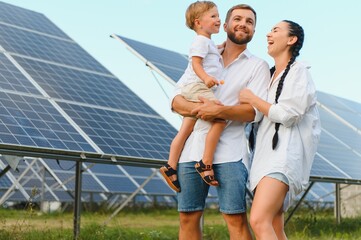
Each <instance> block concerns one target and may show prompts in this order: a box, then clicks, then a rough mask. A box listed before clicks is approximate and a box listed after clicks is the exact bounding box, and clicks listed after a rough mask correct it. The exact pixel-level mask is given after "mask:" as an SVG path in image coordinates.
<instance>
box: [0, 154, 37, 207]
mask: <svg viewBox="0 0 361 240" xmlns="http://www.w3.org/2000/svg"><path fill="white" fill-rule="evenodd" d="M35 161H36V159H34V160H33V161H32V162H31V163H30V164H29V165H28V167H27V168H26V169H25V170H24V172H23V173H22V174H21V175H20V176H19V177H18V179H15V177H14V178H13V179H12V181H13V185H12V186H11V187H10V188H9V189H8V190H7V191H6V192H5V193H4V194H3V195H2V197H1V199H0V205H2V204H3V203H4V202H5V201H6V199H8V197H9V196H10V194H11V192H12V191H13V190H14V189H15V187H17V188H19V190H20V191H21V193H22V194H23V196H24V197H25V199H30V196H29V194H27V192H26V191H25V190H24V188H23V187H22V186H21V184H20V180H21V179H22V178H23V177H24V176H25V175H26V174H27V173H28V171H30V169H31V168H32V166H33V165H34V164H35Z"/></svg>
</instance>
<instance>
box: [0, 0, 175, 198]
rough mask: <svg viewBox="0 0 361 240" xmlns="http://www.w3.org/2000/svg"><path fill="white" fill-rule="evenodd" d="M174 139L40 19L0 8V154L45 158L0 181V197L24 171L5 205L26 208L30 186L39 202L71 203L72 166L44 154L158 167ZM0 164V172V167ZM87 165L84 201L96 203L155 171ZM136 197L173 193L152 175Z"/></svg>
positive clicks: (168, 127)
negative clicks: (146, 162)
mask: <svg viewBox="0 0 361 240" xmlns="http://www.w3.org/2000/svg"><path fill="white" fill-rule="evenodd" d="M175 134H176V130H175V129H174V128H173V127H172V126H171V125H170V124H169V123H168V122H166V121H165V120H164V119H163V118H162V117H160V116H159V115H158V114H157V113H156V112H155V111H154V110H153V109H152V108H151V107H149V106H148V105H147V104H146V103H145V102H144V101H143V100H142V99H140V98H139V97H138V96H137V95H136V94H134V93H133V92H132V91H131V90H130V89H129V88H128V87H127V86H126V85H124V84H123V83H122V82H121V81H120V80H119V79H118V78H116V77H115V76H114V75H113V74H111V73H110V72H109V71H108V70H107V69H106V68H105V67H103V66H102V65H101V64H100V63H99V62H98V61H97V60H95V59H94V58H93V57H92V56H90V55H89V54H88V53H87V52H86V51H85V50H84V49H83V48H81V47H80V46H79V45H78V44H77V43H76V42H75V41H74V40H72V39H71V38H69V37H68V36H67V35H66V34H65V33H64V32H63V31H62V30H61V29H59V28H58V27H57V26H56V25H54V24H53V23H52V22H51V21H50V20H49V19H48V18H47V17H45V16H44V15H43V14H41V13H37V12H34V11H30V10H27V9H23V8H20V7H16V6H13V5H10V4H6V3H2V2H0V151H1V153H3V154H4V152H5V153H7V152H6V150H7V149H10V150H12V151H14V149H15V152H16V150H18V151H20V150H22V149H24V148H26V150H27V151H28V152H34V153H38V152H40V153H43V154H44V157H43V158H40V159H38V160H37V161H36V163H33V165H30V163H31V162H32V160H31V159H25V160H24V161H21V162H20V164H19V166H18V168H19V170H20V171H19V172H14V171H10V172H8V173H7V174H6V175H4V176H3V177H1V178H0V190H1V191H2V192H6V191H7V189H9V188H10V187H11V186H10V185H9V184H10V183H11V184H14V183H15V182H16V179H18V178H19V177H20V176H21V175H22V173H23V172H24V171H25V170H26V169H28V170H27V172H26V174H25V175H24V176H23V177H22V178H21V179H20V180H19V181H20V185H17V186H16V188H15V189H17V190H16V191H15V192H13V193H11V194H10V195H11V196H10V198H9V199H10V200H20V199H22V200H27V199H28V198H29V196H30V195H31V192H32V189H33V188H34V186H36V188H37V189H41V188H43V189H45V194H44V195H43V196H42V198H43V199H46V200H61V201H73V196H72V194H73V192H74V162H67V161H61V162H60V165H59V164H57V162H56V161H54V160H49V159H47V154H46V153H47V152H48V151H50V150H51V151H54V152H60V153H63V154H64V157H65V155H67V154H68V153H69V154H71V156H74V154H75V155H76V154H78V155H79V156H85V158H86V157H87V155H88V156H89V154H98V155H97V156H103V155H109V156H115V157H116V158H115V159H117V157H125V158H128V157H129V158H131V159H148V160H154V161H155V162H156V161H158V162H159V161H160V160H165V159H167V158H168V151H169V144H170V142H171V140H172V139H173V137H174V135H175ZM58 157H59V156H58ZM60 160H61V154H60ZM101 160H102V159H100V160H99V161H101ZM0 162H1V165H2V168H3V169H4V167H5V166H6V161H4V160H0ZM104 162H105V161H104ZM89 165H91V164H90V163H89V164H88V163H83V168H84V169H86V171H85V172H84V174H83V189H82V190H83V199H84V200H85V201H86V200H87V199H89V196H90V195H89V194H87V193H92V194H93V196H92V197H93V198H94V199H95V200H96V199H98V200H106V199H108V200H109V199H111V198H112V197H113V196H114V195H117V194H129V193H132V192H134V191H135V190H136V189H137V188H138V187H139V185H140V184H141V183H142V181H143V180H144V179H146V178H147V177H148V176H149V175H151V174H152V171H154V169H148V168H147V169H143V168H138V169H137V170H135V169H134V168H131V167H128V166H125V167H123V166H115V165H111V166H108V165H105V164H104V165H103V164H101V165H95V166H94V165H93V164H92V165H91V168H89V169H88V167H89ZM29 166H30V167H29ZM42 171H43V172H44V173H43V175H41V174H40V173H41V172H42ZM128 171H129V172H131V173H129V172H128ZM43 178H44V179H45V181H43ZM142 194H157V195H173V194H174V192H173V191H171V190H170V189H169V188H168V187H167V185H166V184H165V183H164V181H163V179H162V178H161V177H160V175H159V174H158V175H156V176H155V177H154V178H153V179H152V180H151V181H150V182H149V183H148V186H146V188H145V189H143V190H142ZM30 197H31V196H30ZM39 197H40V195H37V197H36V198H37V199H39Z"/></svg>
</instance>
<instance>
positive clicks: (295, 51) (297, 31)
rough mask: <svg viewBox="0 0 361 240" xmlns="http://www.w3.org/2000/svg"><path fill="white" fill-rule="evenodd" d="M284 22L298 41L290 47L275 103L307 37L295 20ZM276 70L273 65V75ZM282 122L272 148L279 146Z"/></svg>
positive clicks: (277, 124)
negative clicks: (289, 56) (279, 132)
mask: <svg viewBox="0 0 361 240" xmlns="http://www.w3.org/2000/svg"><path fill="white" fill-rule="evenodd" d="M283 22H286V23H288V26H289V33H288V34H289V36H290V37H292V36H296V37H297V41H296V43H295V44H293V45H292V46H291V48H290V51H291V53H292V56H291V59H290V60H289V61H288V64H287V66H286V69H285V71H284V72H283V74H282V76H281V79H280V81H279V83H278V86H277V91H276V99H275V103H276V104H277V103H278V99H279V97H280V95H281V92H282V88H283V83H284V81H285V78H286V76H287V74H288V72H289V70H290V68H291V65H292V64H293V63H294V62H295V60H296V57H297V56H298V55H300V50H301V48H302V45H303V40H304V37H305V34H304V32H303V28H302V27H301V26H300V25H299V24H297V23H295V22H292V21H289V20H283ZM275 70H276V68H275V67H272V68H271V70H270V71H271V75H272V74H273V73H274V71H275ZM280 125H281V124H280V123H276V124H275V130H276V132H275V134H274V135H273V139H272V149H275V148H276V146H277V143H278V129H279V128H280Z"/></svg>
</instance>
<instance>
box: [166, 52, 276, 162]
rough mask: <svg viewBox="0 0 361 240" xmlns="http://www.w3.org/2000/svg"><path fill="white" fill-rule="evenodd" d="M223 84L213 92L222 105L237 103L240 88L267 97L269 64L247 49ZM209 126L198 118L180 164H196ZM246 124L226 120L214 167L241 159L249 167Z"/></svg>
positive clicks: (227, 72) (227, 71)
mask: <svg viewBox="0 0 361 240" xmlns="http://www.w3.org/2000/svg"><path fill="white" fill-rule="evenodd" d="M221 79H224V84H223V85H219V86H218V87H217V88H216V90H215V96H216V98H217V99H218V100H220V101H221V102H222V103H223V104H224V105H228V106H234V105H238V104H239V92H240V90H241V89H244V88H249V89H251V90H252V91H253V92H254V93H255V94H257V95H258V96H260V97H262V98H263V99H265V98H266V94H267V86H268V83H269V79H270V73H269V66H268V64H267V63H266V62H265V61H264V60H262V59H260V58H257V57H255V56H254V55H252V54H251V53H250V52H249V51H248V50H247V49H246V50H245V51H243V52H242V53H241V54H240V55H239V56H238V57H237V58H236V59H235V60H234V61H233V62H232V63H231V64H229V65H228V66H227V67H226V68H224V69H223V71H222V78H221ZM181 85H182V82H181V80H180V81H179V82H178V83H177V85H176V88H175V91H174V94H173V97H172V98H171V102H172V101H173V98H174V97H175V96H176V95H178V94H180V87H179V86H181ZM262 117H263V114H262V113H260V112H258V111H257V110H256V117H255V120H254V121H256V122H257V121H260V120H261V119H262ZM210 127H211V124H210V123H209V122H206V121H203V120H200V119H198V121H197V122H196V125H195V126H194V130H193V132H192V134H191V135H190V136H189V138H188V140H187V142H186V144H185V146H184V148H183V151H182V154H181V156H180V160H179V162H181V163H182V162H191V161H197V162H198V161H199V160H201V159H202V156H203V152H204V147H205V138H206V136H207V133H208V130H209V129H210ZM244 127H245V123H242V122H239V121H228V123H227V126H226V128H225V129H224V130H223V132H222V134H221V137H220V140H219V142H218V145H217V148H216V151H215V154H214V160H213V164H219V163H225V162H236V161H239V160H241V159H242V160H243V162H244V164H245V165H246V167H247V168H248V167H249V156H248V150H247V139H246V135H245V131H244Z"/></svg>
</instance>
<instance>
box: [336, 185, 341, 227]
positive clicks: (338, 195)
mask: <svg viewBox="0 0 361 240" xmlns="http://www.w3.org/2000/svg"><path fill="white" fill-rule="evenodd" d="M335 215H336V222H337V224H340V223H341V188H340V184H339V183H336V184H335Z"/></svg>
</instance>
